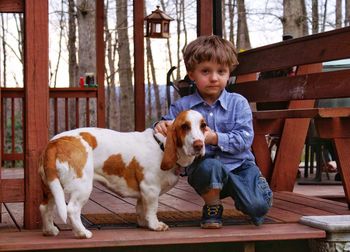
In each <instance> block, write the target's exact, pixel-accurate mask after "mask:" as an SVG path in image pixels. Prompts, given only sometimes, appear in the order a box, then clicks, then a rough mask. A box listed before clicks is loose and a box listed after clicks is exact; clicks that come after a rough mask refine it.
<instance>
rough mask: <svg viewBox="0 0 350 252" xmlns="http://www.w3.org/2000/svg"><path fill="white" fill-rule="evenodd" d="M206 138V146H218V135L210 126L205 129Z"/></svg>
mask: <svg viewBox="0 0 350 252" xmlns="http://www.w3.org/2000/svg"><path fill="white" fill-rule="evenodd" d="M204 136H205V143H206V144H210V145H218V135H217V134H216V132H215V131H213V130H212V129H211V128H209V127H208V126H207V127H206V128H205V132H204Z"/></svg>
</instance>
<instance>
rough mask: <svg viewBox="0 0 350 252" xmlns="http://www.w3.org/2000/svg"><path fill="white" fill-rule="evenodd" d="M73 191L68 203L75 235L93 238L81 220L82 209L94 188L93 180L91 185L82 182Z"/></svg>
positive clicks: (69, 215)
mask: <svg viewBox="0 0 350 252" xmlns="http://www.w3.org/2000/svg"><path fill="white" fill-rule="evenodd" d="M74 189H75V190H73V192H72V193H71V197H70V200H69V203H68V208H67V211H68V217H69V219H70V221H71V224H72V228H73V232H74V235H75V237H77V238H91V237H92V233H91V232H90V231H89V230H87V229H86V228H85V227H84V225H83V223H82V222H81V217H80V214H81V209H82V207H83V206H84V205H85V203H86V202H87V201H88V199H89V196H90V193H91V190H92V182H91V185H87V186H86V183H80V182H79V186H77V187H76V188H74Z"/></svg>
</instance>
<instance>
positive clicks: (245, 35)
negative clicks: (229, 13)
mask: <svg viewBox="0 0 350 252" xmlns="http://www.w3.org/2000/svg"><path fill="white" fill-rule="evenodd" d="M237 11H238V14H237V16H238V21H237V44H236V45H237V50H238V51H240V50H247V49H250V48H251V45H250V39H249V30H248V24H247V15H246V9H245V3H244V0H237Z"/></svg>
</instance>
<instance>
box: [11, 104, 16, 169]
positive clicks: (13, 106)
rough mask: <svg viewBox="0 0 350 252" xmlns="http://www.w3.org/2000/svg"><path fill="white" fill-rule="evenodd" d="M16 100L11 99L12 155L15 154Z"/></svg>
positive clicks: (13, 163) (13, 165)
mask: <svg viewBox="0 0 350 252" xmlns="http://www.w3.org/2000/svg"><path fill="white" fill-rule="evenodd" d="M15 121H16V120H15V98H14V97H12V98H11V154H15V152H16V151H15V123H16V122H15ZM15 163H16V162H15V160H12V167H15Z"/></svg>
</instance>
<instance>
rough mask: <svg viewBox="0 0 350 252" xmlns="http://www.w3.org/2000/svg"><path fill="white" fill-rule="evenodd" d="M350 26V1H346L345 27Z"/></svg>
mask: <svg viewBox="0 0 350 252" xmlns="http://www.w3.org/2000/svg"><path fill="white" fill-rule="evenodd" d="M349 25H350V0H345V20H344V26H349Z"/></svg>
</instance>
